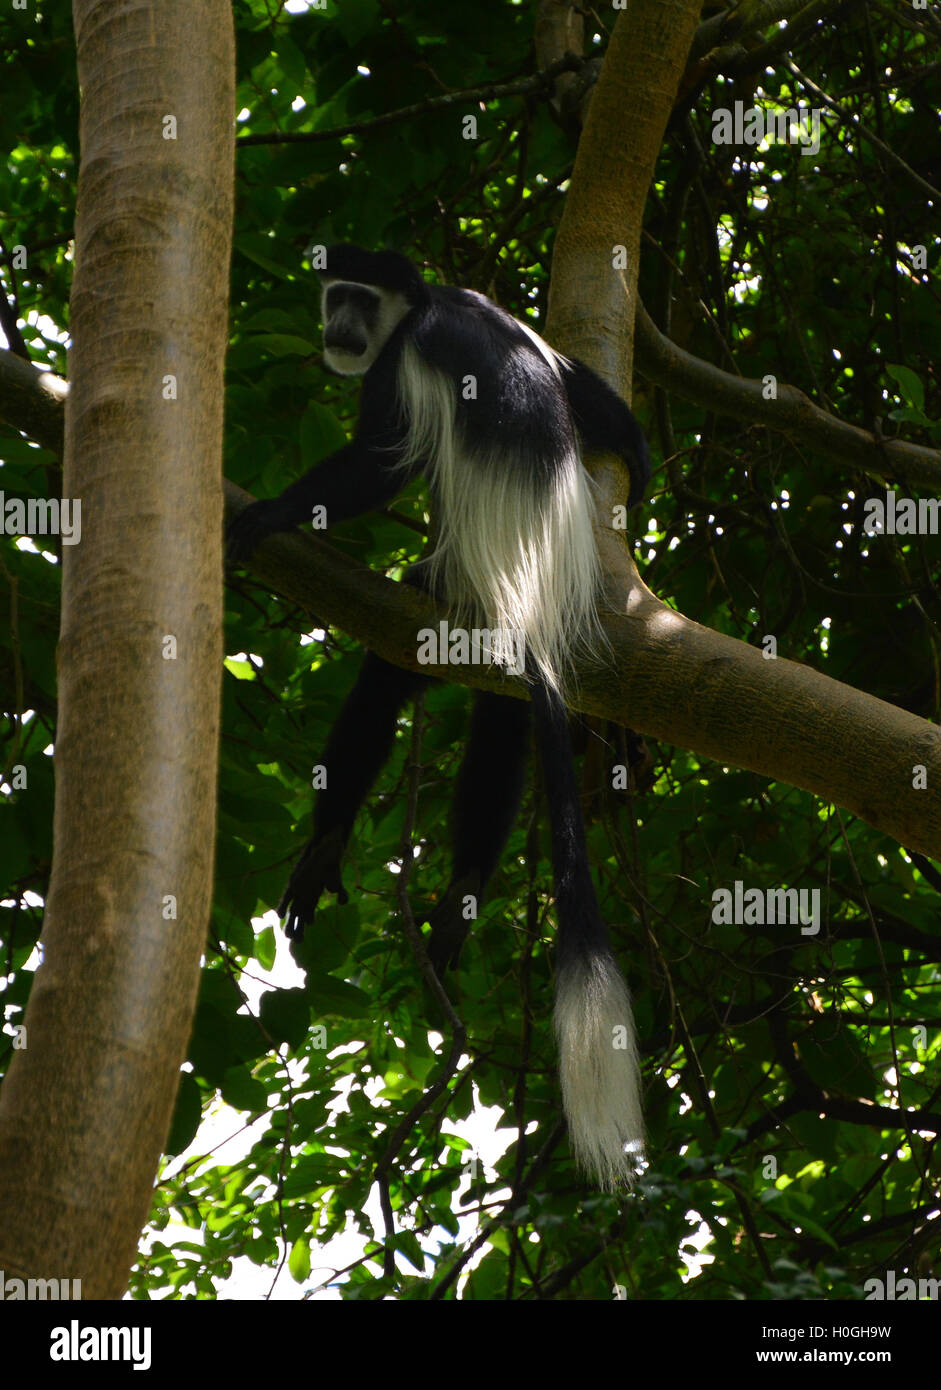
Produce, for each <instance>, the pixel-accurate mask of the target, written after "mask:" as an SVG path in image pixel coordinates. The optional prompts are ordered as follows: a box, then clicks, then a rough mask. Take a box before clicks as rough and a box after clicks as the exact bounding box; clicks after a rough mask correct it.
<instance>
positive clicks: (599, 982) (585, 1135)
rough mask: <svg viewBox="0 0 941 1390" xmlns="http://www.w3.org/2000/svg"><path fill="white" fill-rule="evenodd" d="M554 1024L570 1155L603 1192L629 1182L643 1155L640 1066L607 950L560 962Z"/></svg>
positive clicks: (624, 996)
mask: <svg viewBox="0 0 941 1390" xmlns="http://www.w3.org/2000/svg"><path fill="white" fill-rule="evenodd" d="M555 1030H556V1038H557V1039H558V1045H559V1075H560V1079H561V1082H562V1101H563V1104H564V1106H565V1114H566V1116H567V1118H568V1126H569V1142H570V1144H571V1147H572V1153H573V1154H574V1156H575V1160H576V1162H577V1163H578V1164H579V1166H580V1167H581V1168H584V1169H587V1170H589V1171H590V1172H592V1173H594V1175H595V1176H596V1178H597V1180H598V1182H599V1183H600V1184H601V1186H602V1187H603V1188H605V1189H606V1190H607V1191H611V1190H612V1189H613V1188H615V1187H616V1186H617V1185H618V1184H619V1183H625V1184H627V1185H628V1186H630V1184H631V1183H632V1182H633V1181H634V1178H635V1177H636V1175H637V1164H638V1162H639V1161H640V1160H641V1159H642V1158H643V1152H642V1151H643V1138H644V1126H643V1119H642V1113H641V1104H640V1068H639V1066H638V1062H637V1045H636V1042H635V1039H634V1020H633V1015H632V1013H631V998H630V994H629V993H628V989H627V985H626V984H625V982H624V979H623V976H622V975H621V972H620V971H619V970H618V967H617V965H616V963H615V961H614V957H613V956H612V955H611V954H610V952H609V951H607V950H593V951H591V953H590V954H587V953H586V954H585V955H582V956H580V957H579V958H578V959H575V960H572V961H569V962H567V963H566V964H564V965H563V966H562V967H561V968H560V969H559V971H558V975H557V979H556V999H555Z"/></svg>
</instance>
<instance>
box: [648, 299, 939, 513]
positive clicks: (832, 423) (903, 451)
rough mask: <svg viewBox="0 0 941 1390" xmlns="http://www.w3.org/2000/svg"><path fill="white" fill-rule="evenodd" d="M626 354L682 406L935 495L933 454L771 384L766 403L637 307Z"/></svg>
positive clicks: (746, 382)
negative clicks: (762, 429) (766, 431)
mask: <svg viewBox="0 0 941 1390" xmlns="http://www.w3.org/2000/svg"><path fill="white" fill-rule="evenodd" d="M634 356H635V365H636V367H637V370H638V371H639V372H640V373H641V375H642V376H645V377H646V378H647V379H648V380H649V381H652V382H655V383H656V385H658V386H662V387H663V388H664V389H665V390H667V391H669V392H671V393H672V394H675V395H677V396H682V397H683V399H684V400H687V401H694V402H695V403H696V404H697V405H701V406H703V407H704V408H705V409H707V410H712V411H718V412H719V414H721V415H731V416H733V417H734V418H735V419H737V420H749V421H753V422H754V423H756V424H763V425H767V426H769V427H770V428H771V429H775V430H778V431H779V432H780V433H781V434H783V435H786V436H789V437H793V438H795V439H799V440H800V443H801V444H802V446H803V447H805V448H809V449H816V450H817V451H818V452H819V453H821V454H822V455H823V456H824V457H825V458H829V459H832V460H833V462H834V463H841V464H844V465H845V466H847V467H849V468H855V469H863V470H865V471H866V472H867V473H870V474H872V475H873V476H874V477H876V478H879V479H881V480H885V479H893V480H895V481H898V482H902V483H903V484H904V483H913V484H918V485H920V486H922V487H926V488H929V489H931V490H932V491H936V492H941V452H939V450H937V449H929V448H927V447H926V446H922V445H920V444H910V443H908V442H907V441H906V440H904V439H883V438H879V437H877V436H876V435H874V434H871V433H870V432H869V431H868V430H863V429H860V428H859V427H858V426H857V425H851V424H848V423H847V421H845V420H841V419H840V418H839V416H837V415H831V414H830V413H829V412H828V411H826V410H823V409H821V407H820V406H819V405H815V404H814V402H813V401H812V400H811V399H810V398H809V396H805V395H804V393H803V391H800V390H798V388H797V387H796V386H787V385H780V384H779V385H778V387H777V393H776V399H775V400H769V399H767V397H766V396H765V387H764V383H763V382H761V381H754V380H751V379H749V378H748V377H741V376H735V375H734V373H732V372H726V371H723V370H722V368H721V367H716V366H713V364H712V363H711V362H706V361H704V360H703V359H702V358H701V357H694V356H693V354H692V353H691V352H686V350H685V349H684V348H681V347H678V346H677V344H676V343H674V342H671V340H670V339H669V338H668V337H667V336H666V334H665V333H661V331H660V329H659V328H658V327H657V325H656V324H655V323H654V321H653V319H652V318H651V317H650V315H649V314H648V313H647V311H646V309H645V308H644V307H643V305H642V304H638V306H637V319H636V323H635V327H634Z"/></svg>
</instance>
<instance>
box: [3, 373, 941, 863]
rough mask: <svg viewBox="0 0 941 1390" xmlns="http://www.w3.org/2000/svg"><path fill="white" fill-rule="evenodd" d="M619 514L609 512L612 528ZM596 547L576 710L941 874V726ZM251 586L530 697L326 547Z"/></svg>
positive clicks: (279, 548) (414, 597)
mask: <svg viewBox="0 0 941 1390" xmlns="http://www.w3.org/2000/svg"><path fill="white" fill-rule="evenodd" d="M11 358H12V359H13V362H14V363H15V364H16V366H17V367H19V368H22V367H23V365H24V364H23V363H22V362H20V361H19V360H18V359H16V358H15V357H14V356H13V354H11V353H4V352H0V415H2V416H3V418H5V419H6V420H7V422H8V423H9V424H12V425H14V426H15V427H16V428H19V429H24V430H25V429H26V427H27V426H26V424H25V423H24V421H25V420H26V418H27V413H24V415H23V418H22V420H21V419H14V418H11V415H10V414H9V413H8V411H9V408H10V403H11V402H14V403H15V402H21V399H22V398H21V396H20V395H17V394H12V395H11V394H9V393H6V392H5V390H4V387H3V379H4V376H5V374H6V371H7V368H8V361H9V359H11ZM28 370H29V369H28ZM33 375H34V377H35V378H37V379H36V380H35V381H34V382H33V383H32V385H33V388H34V390H35V392H36V393H37V397H42V399H41V400H38V401H36V402H34V403H33V406H32V409H31V410H30V412H28V415H29V418H30V419H31V420H32V421H34V422H36V421H38V422H39V427H40V428H41V430H42V436H43V437H42V442H44V443H46V444H47V445H48V447H52V446H53V438H54V435H55V429H54V428H53V416H54V412H55V411H58V412H59V413H60V415H61V410H62V401H61V398H60V399H58V400H55V398H54V397H53V396H52V395H51V394H50V393H48V392H46V393H45V394H44V393H43V390H42V388H41V387H40V385H39V382H38V375H39V374H38V373H34V374H33ZM720 375H724V373H721V374H720ZM732 380H734V378H732ZM671 384H672V383H671ZM53 402H55V403H54V404H53ZM713 404H715V402H713ZM813 409H815V407H814V408H813ZM859 433H862V432H861V431H860V432H859ZM37 437H38V436H37ZM593 471H594V474H595V478H596V481H597V483H598V487H599V494H600V495H601V496H602V497H606V496H608V495H621V496H624V495H626V492H625V490H624V486H623V482H622V481H620V475H619V474H618V472H617V469H616V468H615V467H614V466H613V464H611V463H610V462H609V461H605V462H603V463H602V464H601V465H600V466H598V467H596V468H595V469H594V470H593ZM225 498H226V510H227V514H228V515H230V516H233V515H236V514H237V513H238V512H239V511H240V510H241V509H242V508H243V507H245V506H247V505H248V503H249V502H250V501H251V500H252V498H251V496H250V494H249V493H247V492H245V491H244V490H243V489H242V488H239V487H237V486H236V485H235V484H234V483H231V482H229V481H228V480H226V481H225ZM607 510H608V509H607V508H606V507H604V506H603V507H602V508H601V509H600V511H601V514H604V513H605V512H606V511H607ZM609 514H610V513H609ZM597 534H598V542H599V547H600V550H601V555H602V563H603V564H604V566H605V569H606V571H607V573H608V576H609V601H610V604H611V611H610V612H608V613H606V614H604V615H603V624H604V629H605V632H606V634H607V637H608V641H609V644H610V650H609V654H608V659H607V660H606V661H605V662H604V663H602V664H599V665H597V666H585V667H583V668H581V670H580V671H579V688H578V691H577V692H576V694H575V695H574V697H573V699H572V704H573V706H574V707H575V708H576V709H579V710H581V711H583V712H585V713H589V714H596V715H599V716H602V717H607V718H609V719H613V720H615V721H616V722H617V723H619V724H624V725H627V726H628V727H630V728H632V729H636V730H637V731H638V732H639V733H644V734H648V735H651V736H653V737H655V738H659V739H663V740H665V741H667V742H670V743H675V744H678V745H679V746H680V747H683V748H688V749H690V750H692V751H693V752H696V753H699V754H702V755H703V756H706V757H710V758H714V759H715V760H716V761H718V762H720V763H728V764H733V765H735V766H737V767H741V768H746V769H748V770H750V771H752V772H756V773H758V774H760V775H761V776H763V777H768V778H770V779H773V780H775V781H781V782H786V783H789V784H791V785H792V786H796V787H801V788H803V789H804V790H805V791H808V792H811V793H813V794H814V795H815V796H819V797H821V798H823V799H824V800H825V801H833V802H835V803H836V804H837V805H839V806H843V807H845V808H846V809H847V810H849V811H852V812H853V813H854V814H856V815H858V816H860V817H861V818H862V819H863V820H865V821H867V822H868V823H869V824H870V825H872V826H874V827H875V828H876V829H878V830H881V831H884V832H885V833H886V834H887V835H891V836H893V837H894V838H895V839H896V840H898V841H899V842H900V843H901V844H903V845H905V846H906V847H908V848H909V849H912V850H917V851H920V852H921V853H923V854H926V855H928V856H929V857H931V858H941V729H939V728H938V726H937V725H935V724H933V723H931V721H929V720H926V719H921V718H919V717H918V716H916V715H913V714H910V713H909V712H908V711H907V710H903V709H899V708H898V707H897V706H895V705H890V704H888V703H887V702H886V701H884V700H879V699H877V698H876V697H875V696H872V695H867V694H864V693H863V692H862V691H859V690H855V689H854V688H853V687H852V686H848V685H844V684H843V683H842V682H841V681H836V680H833V679H831V677H829V676H825V675H823V674H821V673H820V672H819V671H815V670H813V669H812V668H811V667H809V666H805V665H802V664H799V663H798V662H793V661H788V660H786V659H784V658H783V657H782V658H778V659H777V660H766V659H765V657H764V656H763V654H762V653H761V652H760V651H758V650H757V649H756V648H754V647H750V646H748V645H747V644H746V643H744V642H740V641H738V640H737V639H736V638H733V637H727V636H725V635H724V634H723V633H719V632H713V631H711V630H710V629H708V628H705V627H702V626H700V624H699V623H695V622H693V621H691V620H690V619H689V618H686V617H684V616H683V615H682V614H681V613H677V612H675V611H674V610H673V609H671V608H669V607H668V606H667V605H666V604H664V603H661V602H660V600H659V599H657V598H656V597H655V596H654V595H653V594H652V593H651V592H650V590H649V589H648V588H647V587H646V585H645V584H643V582H642V581H641V580H640V579H639V577H638V576H637V573H636V570H635V569H634V567H633V564H632V563H631V561H630V554H629V552H628V550H627V547H626V546H625V544H624V538H623V534H622V533H620V532H617V531H614V530H613V529H611V528H608V527H603V526H600V525H599V527H598V533H597ZM251 571H252V573H253V575H255V576H256V577H257V578H258V579H260V580H261V581H263V582H264V583H265V584H266V585H268V586H269V587H271V588H273V589H276V590H277V591H278V592H279V593H281V594H283V595H284V596H285V597H286V598H288V599H291V600H293V601H294V602H296V603H297V604H299V605H300V606H301V607H303V608H304V609H305V610H306V611H308V612H311V613H312V614H313V615H314V616H315V617H316V618H317V620H318V621H320V622H321V623H324V624H334V625H335V626H337V627H339V628H342V629H343V631H345V632H348V633H350V634H351V636H353V637H355V638H356V639H357V640H359V641H361V642H363V643H364V645H365V646H367V647H369V648H370V649H371V650H373V651H375V652H377V653H378V654H379V655H380V656H382V657H385V658H386V660H387V661H391V662H393V663H394V664H395V665H397V666H403V667H405V668H407V669H410V670H422V671H424V672H425V673H426V674H428V675H438V676H441V677H442V678H443V679H445V680H448V681H450V682H453V683H456V684H460V685H468V686H474V687H476V688H480V689H487V690H501V691H503V692H504V693H505V694H508V695H515V696H519V697H520V698H525V697H526V689H525V686H524V685H523V683H522V682H521V681H519V680H509V679H505V678H504V677H503V676H502V674H501V673H500V672H499V671H497V670H494V669H493V668H488V667H486V666H482V665H478V666H471V665H456V666H431V665H422V664H421V663H419V661H418V657H417V643H416V633H417V631H418V629H419V628H422V627H433V626H435V624H436V623H438V622H439V621H440V620H441V619H442V618H444V617H445V616H446V610H445V609H444V608H442V607H440V606H439V605H437V604H435V603H434V601H433V600H431V599H430V598H428V597H427V596H426V595H424V594H422V593H420V592H419V591H418V590H417V589H415V588H413V587H412V586H410V585H406V584H397V583H394V582H393V581H391V580H388V579H386V578H384V577H383V576H382V575H380V574H377V573H376V572H375V571H373V570H369V569H367V568H365V567H364V566H362V565H360V564H359V563H358V562H357V561H355V560H352V559H350V558H349V557H347V556H345V555H343V554H341V553H340V552H339V551H337V550H335V549H334V548H333V547H332V546H331V545H329V544H328V543H327V542H325V541H323V540H320V539H318V538H316V537H314V536H312V535H302V534H301V533H300V532H296V533H291V534H288V535H281V536H272V537H271V538H269V539H268V540H267V541H265V542H264V543H263V544H262V545H261V546H260V547H259V549H258V551H257V553H256V555H255V556H254V557H253V558H252V562H251ZM920 766H923V767H925V768H926V778H925V783H926V785H925V789H924V790H921V789H919V785H913V782H914V781H915V778H914V769H915V768H916V767H920Z"/></svg>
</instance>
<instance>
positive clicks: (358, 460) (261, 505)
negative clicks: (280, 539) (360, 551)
mask: <svg viewBox="0 0 941 1390" xmlns="http://www.w3.org/2000/svg"><path fill="white" fill-rule="evenodd" d="M394 463H395V453H394V452H393V451H390V448H389V447H381V446H380V445H379V444H378V443H377V441H376V440H375V439H374V438H366V439H360V438H359V437H357V438H356V439H354V440H353V441H352V443H350V444H347V445H346V446H345V447H344V448H342V449H339V450H338V451H337V452H336V453H335V454H331V455H330V457H329V458H327V459H324V460H323V462H322V463H318V464H315V465H314V467H313V468H311V469H310V471H309V472H308V473H305V474H304V476H303V478H298V480H297V482H296V483H291V484H290V486H289V487H286V488H285V489H284V491H283V492H282V493H281V496H280V497H272V498H268V499H266V500H264V501H261V502H253V503H252V504H251V506H249V507H246V508H245V510H244V511H243V512H240V513H239V515H238V516H237V517H236V518H235V520H234V521H233V522H232V523H231V524H230V525H229V528H228V532H227V538H226V553H227V558H228V561H229V563H230V564H238V563H241V562H242V561H243V560H247V559H248V557H249V556H250V555H251V553H252V551H253V550H254V549H255V548H256V546H258V545H259V544H260V543H261V542H262V541H263V540H264V539H265V537H266V536H271V535H273V534H274V533H275V532H276V531H290V530H291V528H292V527H293V526H299V525H301V524H302V523H303V522H305V521H310V520H311V518H312V515H313V511H314V508H315V507H323V508H324V509H325V512H326V520H327V525H328V526H333V525H335V524H336V523H337V522H340V521H348V520H349V518H350V517H353V516H360V515H361V514H362V513H363V512H371V511H375V510H376V508H377V507H382V506H384V505H385V504H386V503H387V502H390V501H391V500H392V498H393V497H395V495H396V494H397V493H399V492H401V490H402V488H403V487H404V486H405V483H406V482H407V480H408V475H407V474H406V473H405V472H404V471H403V470H401V469H397V468H395V467H394V466H393V465H394Z"/></svg>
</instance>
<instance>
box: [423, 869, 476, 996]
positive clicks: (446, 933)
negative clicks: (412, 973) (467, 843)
mask: <svg viewBox="0 0 941 1390" xmlns="http://www.w3.org/2000/svg"><path fill="white" fill-rule="evenodd" d="M467 897H472V898H473V899H474V902H475V907H474V912H473V916H471V917H468V916H467V915H466V914H467V911H468V910H469V909H468V906H467V904H466V903H465V899H466V898H467ZM479 902H480V878H479V876H478V875H477V874H476V873H473V872H472V873H469V874H465V875H464V877H463V878H461V879H458V880H457V882H455V883H450V884H448V887H447V890H446V891H445V894H444V897H443V898H442V899H441V901H440V902H439V903H438V904H437V905H436V906H435V908H434V909H433V910H432V912H431V913H429V915H428V922H429V923H430V925H431V936H430V937H429V938H428V958H429V960H430V961H431V963H432V965H433V966H434V968H435V974H436V975H437V976H438V979H439V980H443V979H444V972H445V971H446V970H447V969H448V968H449V967H450V968H451V969H452V970H453V969H455V968H456V966H457V962H458V957H459V956H460V954H461V947H462V946H463V945H464V941H465V938H466V936H467V933H468V932H469V931H470V929H471V924H472V922H473V921H474V919H475V917H476V916H477V911H476V905H479Z"/></svg>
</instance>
